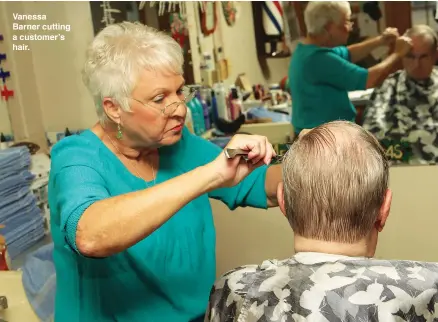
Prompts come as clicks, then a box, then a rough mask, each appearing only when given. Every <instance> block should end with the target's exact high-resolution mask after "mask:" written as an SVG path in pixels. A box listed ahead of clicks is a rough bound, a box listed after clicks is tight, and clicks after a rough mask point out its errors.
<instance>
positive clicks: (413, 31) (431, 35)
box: [405, 25, 438, 50]
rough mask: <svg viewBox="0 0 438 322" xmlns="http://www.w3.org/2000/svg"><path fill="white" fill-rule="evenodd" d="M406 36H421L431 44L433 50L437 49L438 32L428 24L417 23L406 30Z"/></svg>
mask: <svg viewBox="0 0 438 322" xmlns="http://www.w3.org/2000/svg"><path fill="white" fill-rule="evenodd" d="M405 36H407V37H409V38H412V37H419V38H421V39H424V40H425V41H427V42H428V43H429V44H430V46H431V48H432V50H436V49H437V46H438V36H437V33H436V31H435V30H433V29H432V28H431V27H429V26H428V25H415V26H413V27H412V28H410V29H408V30H407V31H406V33H405Z"/></svg>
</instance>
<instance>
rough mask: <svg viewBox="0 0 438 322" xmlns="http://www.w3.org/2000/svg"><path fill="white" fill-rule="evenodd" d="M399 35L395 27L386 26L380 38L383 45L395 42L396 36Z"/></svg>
mask: <svg viewBox="0 0 438 322" xmlns="http://www.w3.org/2000/svg"><path fill="white" fill-rule="evenodd" d="M398 37H400V35H399V33H398V29H397V28H386V29H385V31H384V32H383V33H382V35H381V38H382V42H383V44H384V45H386V46H389V45H392V44H393V43H395V41H396V40H397V38H398Z"/></svg>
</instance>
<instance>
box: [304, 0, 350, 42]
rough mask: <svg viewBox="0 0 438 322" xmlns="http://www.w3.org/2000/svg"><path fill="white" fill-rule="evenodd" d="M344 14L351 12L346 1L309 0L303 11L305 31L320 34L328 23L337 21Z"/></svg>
mask: <svg viewBox="0 0 438 322" xmlns="http://www.w3.org/2000/svg"><path fill="white" fill-rule="evenodd" d="M344 14H351V8H350V4H349V2H348V1H310V2H309V4H308V5H307V7H306V10H305V11H304V21H305V23H306V28H307V33H308V34H310V35H321V34H322V33H324V31H325V27H326V26H327V24H328V23H330V22H334V23H339V22H340V21H341V19H342V16H343V15H344Z"/></svg>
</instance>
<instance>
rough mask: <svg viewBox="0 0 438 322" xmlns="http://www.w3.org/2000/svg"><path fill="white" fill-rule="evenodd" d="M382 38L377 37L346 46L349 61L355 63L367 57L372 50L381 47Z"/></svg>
mask: <svg viewBox="0 0 438 322" xmlns="http://www.w3.org/2000/svg"><path fill="white" fill-rule="evenodd" d="M383 44H384V42H383V38H382V36H377V37H374V38H371V39H368V40H365V41H362V42H360V43H357V44H353V45H351V46H348V51H349V52H350V60H351V62H353V63H357V62H359V61H361V60H362V59H364V58H365V57H367V56H368V55H369V54H370V53H371V52H372V51H373V50H374V49H376V48H378V47H380V46H383Z"/></svg>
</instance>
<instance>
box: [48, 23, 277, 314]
mask: <svg viewBox="0 0 438 322" xmlns="http://www.w3.org/2000/svg"><path fill="white" fill-rule="evenodd" d="M182 67H183V55H182V50H181V48H180V46H179V45H178V43H176V42H175V41H174V40H173V39H172V38H171V37H169V36H167V35H165V34H163V33H160V32H158V31H156V30H154V29H152V28H149V27H146V26H144V25H141V24H138V23H128V22H125V23H121V24H116V25H111V26H108V27H106V28H105V29H104V30H102V31H101V32H100V33H99V34H98V35H97V36H96V38H95V39H94V41H93V42H92V44H91V46H90V48H89V50H88V53H87V59H86V63H85V68H84V81H85V84H86V85H87V87H88V88H89V89H90V91H91V94H92V96H93V98H94V103H95V107H96V109H97V114H98V116H99V119H100V121H99V122H98V123H97V124H96V125H94V126H93V127H92V128H91V129H89V130H86V131H84V132H83V133H82V134H80V135H76V136H70V137H67V138H65V139H63V140H62V141H60V142H59V143H58V144H57V145H56V146H55V147H54V148H53V149H52V168H51V173H50V184H49V202H50V209H51V216H52V234H53V240H54V244H55V249H54V261H55V266H56V273H57V292H56V305H55V319H56V321H62V322H69V321H72V322H73V321H74V322H79V321H81V322H82V321H99V322H102V321H119V322H120V321H130V322H135V321H138V322H143V321H165V322H166V321H169V322H178V321H181V322H187V321H195V320H198V319H200V320H202V317H203V315H204V312H205V309H206V306H207V302H208V296H209V292H210V289H211V286H212V284H213V282H214V280H215V276H216V272H215V269H216V259H215V229H214V224H213V217H212V211H211V207H210V203H209V197H210V198H215V199H219V200H221V201H223V202H224V203H225V204H227V205H228V207H229V208H231V209H234V208H236V207H238V206H252V207H258V208H267V207H269V206H276V205H277V201H276V197H275V195H276V189H277V184H278V182H279V181H280V180H281V170H280V167H279V166H271V167H269V168H268V167H267V166H266V164H269V163H270V161H271V158H272V157H273V156H275V152H274V151H273V148H272V146H271V144H270V143H269V142H268V141H267V139H266V138H265V137H261V136H257V135H250V136H247V135H236V136H235V137H233V138H232V140H231V141H230V143H229V145H228V147H233V148H241V149H245V150H249V151H250V152H249V155H248V157H249V159H250V160H249V162H248V163H247V162H240V160H239V159H240V158H236V159H231V160H230V159H227V158H226V156H225V155H224V153H221V149H220V148H219V147H217V146H215V145H213V144H212V143H210V142H208V141H206V140H204V139H202V138H199V137H196V136H194V135H192V134H191V133H189V132H188V130H187V129H186V128H185V127H184V120H185V116H186V110H187V107H186V103H187V102H188V101H189V100H190V99H191V98H192V97H193V95H194V93H193V92H192V91H190V90H188V89H187V88H186V87H185V85H184V78H183V76H182Z"/></svg>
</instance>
